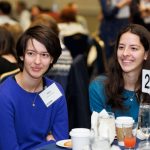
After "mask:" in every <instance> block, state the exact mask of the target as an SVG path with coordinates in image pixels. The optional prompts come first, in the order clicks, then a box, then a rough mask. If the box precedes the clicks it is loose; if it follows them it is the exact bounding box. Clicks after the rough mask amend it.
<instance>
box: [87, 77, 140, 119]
mask: <svg viewBox="0 0 150 150" xmlns="http://www.w3.org/2000/svg"><path fill="white" fill-rule="evenodd" d="M105 79H106V77H105V76H98V77H97V78H96V79H94V80H93V81H92V82H91V83H90V86H89V98H90V109H91V111H92V112H93V111H96V112H100V111H102V109H106V111H112V108H111V106H110V105H108V104H106V93H105V88H104V86H105V85H104V80H105ZM123 96H124V97H125V99H124V101H123V105H124V106H127V108H128V109H127V110H115V111H114V110H113V112H114V114H115V117H119V116H129V117H133V119H134V120H135V121H136V122H137V121H138V113H139V103H138V102H137V97H136V93H135V92H134V91H129V90H124V92H123Z"/></svg>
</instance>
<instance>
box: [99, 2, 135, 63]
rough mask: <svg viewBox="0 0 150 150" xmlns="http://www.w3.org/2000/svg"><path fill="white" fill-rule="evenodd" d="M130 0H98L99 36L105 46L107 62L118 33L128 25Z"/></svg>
mask: <svg viewBox="0 0 150 150" xmlns="http://www.w3.org/2000/svg"><path fill="white" fill-rule="evenodd" d="M131 1H132V0H119V1H118V0H99V2H100V6H101V9H102V15H103V18H101V20H100V27H99V32H100V33H99V34H100V37H101V38H102V40H103V41H104V44H105V49H106V58H107V60H108V59H109V58H110V57H111V55H112V53H113V48H114V43H115V40H116V37H117V34H118V32H119V31H120V30H121V29H122V28H123V27H125V26H126V25H127V24H128V23H129V18H130V8H129V7H130V3H131Z"/></svg>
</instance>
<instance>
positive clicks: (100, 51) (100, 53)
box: [89, 34, 108, 80]
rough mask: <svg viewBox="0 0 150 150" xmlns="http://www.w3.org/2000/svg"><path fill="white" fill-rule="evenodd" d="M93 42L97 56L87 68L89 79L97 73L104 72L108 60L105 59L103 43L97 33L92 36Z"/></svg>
mask: <svg viewBox="0 0 150 150" xmlns="http://www.w3.org/2000/svg"><path fill="white" fill-rule="evenodd" d="M92 37H93V38H92V40H93V44H92V46H94V47H95V48H96V52H97V57H96V59H95V61H94V62H93V64H92V65H91V66H90V68H89V74H90V79H91V80H92V79H93V78H95V77H96V76H98V75H99V74H105V73H106V72H107V71H108V60H107V59H106V52H105V45H104V42H103V41H102V39H101V38H100V36H99V35H98V34H93V36H92Z"/></svg>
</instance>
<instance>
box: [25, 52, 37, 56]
mask: <svg viewBox="0 0 150 150" xmlns="http://www.w3.org/2000/svg"><path fill="white" fill-rule="evenodd" d="M26 54H27V55H28V56H34V55H35V52H33V51H27V52H26Z"/></svg>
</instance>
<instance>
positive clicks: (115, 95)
mask: <svg viewBox="0 0 150 150" xmlns="http://www.w3.org/2000/svg"><path fill="white" fill-rule="evenodd" d="M126 32H131V33H133V34H136V35H138V36H139V38H140V42H141V43H142V45H143V47H144V49H145V51H149V50H150V33H149V31H148V30H147V29H146V28H144V27H143V26H141V25H137V24H130V25H128V26H127V27H125V28H124V29H122V30H121V31H120V33H119V34H118V37H117V40H116V44H115V49H114V54H113V57H112V59H111V60H110V62H109V71H108V74H107V75H108V78H107V80H106V86H105V88H106V89H105V90H106V95H107V98H108V99H107V103H108V104H109V105H111V107H112V108H113V109H125V108H124V106H123V99H124V97H123V95H122V93H123V91H124V79H123V75H122V69H121V67H120V65H119V63H118V59H117V49H118V44H119V41H120V37H121V35H122V34H124V33H126ZM144 63H145V61H144V62H143V65H144ZM141 73H142V70H141ZM136 85H138V86H139V85H140V86H141V74H140V75H139V77H138V81H137V84H136ZM138 95H141V87H140V88H139V91H138ZM138 100H139V101H140V99H138Z"/></svg>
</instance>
